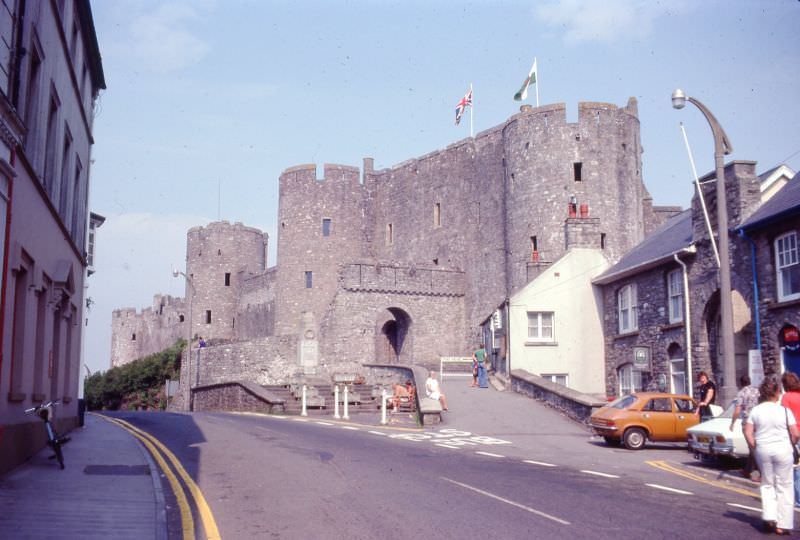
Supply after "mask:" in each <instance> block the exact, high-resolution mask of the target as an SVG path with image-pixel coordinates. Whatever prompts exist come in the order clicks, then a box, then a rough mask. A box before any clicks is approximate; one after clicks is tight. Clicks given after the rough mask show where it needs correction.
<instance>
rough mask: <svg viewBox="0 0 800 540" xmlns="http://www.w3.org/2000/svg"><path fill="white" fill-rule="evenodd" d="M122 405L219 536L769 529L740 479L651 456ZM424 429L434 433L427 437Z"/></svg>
mask: <svg viewBox="0 0 800 540" xmlns="http://www.w3.org/2000/svg"><path fill="white" fill-rule="evenodd" d="M114 416H116V417H119V418H124V419H125V420H127V421H128V422H130V423H132V424H134V425H136V426H137V427H139V428H141V429H143V430H145V431H148V432H149V433H151V434H152V435H154V436H155V437H157V438H158V439H159V440H161V441H162V442H163V443H164V444H165V445H166V446H167V447H169V448H170V450H172V452H174V453H175V455H176V456H177V457H178V459H180V461H181V463H182V465H183V467H184V468H185V469H186V470H187V472H188V473H189V474H190V475H191V476H192V478H193V479H194V480H195V481H196V482H197V484H198V485H199V487H200V489H201V490H202V492H203V494H204V496H205V499H206V500H207V501H208V504H209V506H210V508H211V511H212V512H213V515H214V518H215V520H216V524H217V526H218V527H219V531H220V534H221V537H222V538H223V539H239V538H242V539H245V538H281V539H289V538H304V539H306V538H364V539H375V538H385V539H395V538H397V539H407V538H414V537H419V538H445V539H446V538H459V539H463V538H573V539H574V538H593V539H602V538H614V539H618V538H621V537H622V538H654V539H655V538H670V539H675V538H698V537H704V538H749V537H760V536H761V533H760V532H759V528H758V527H759V525H760V518H759V514H758V512H757V509H758V508H759V507H760V501H759V500H757V499H754V498H753V497H751V496H748V495H747V494H746V492H745V490H738V491H737V490H735V489H734V490H731V489H721V488H720V487H718V486H715V485H713V480H712V481H705V482H704V481H696V480H693V479H692V478H691V477H687V476H681V475H675V474H671V473H670V472H669V471H668V470H660V469H656V468H650V469H652V470H650V471H648V474H646V475H639V474H636V473H634V474H630V475H617V474H608V473H602V472H601V471H599V470H597V467H595V468H594V470H589V469H586V468H584V466H583V465H582V464H581V463H572V464H564V463H559V464H558V465H557V466H552V463H549V462H545V461H540V460H533V459H530V460H526V459H522V458H521V457H520V456H519V455H518V454H519V452H518V451H517V452H511V451H509V450H511V448H510V447H509V446H508V445H507V444H505V443H504V442H497V441H493V439H491V438H481V437H477V438H476V437H475V435H474V434H470V433H466V432H459V431H458V430H457V429H449V430H447V429H445V430H444V431H442V430H439V431H430V430H427V431H426V432H425V434H421V433H420V432H414V431H403V430H391V429H388V428H370V427H367V426H362V427H357V426H352V425H346V424H343V423H334V422H331V421H330V420H328V419H306V420H305V421H301V419H299V418H276V417H263V416H256V415H240V414H224V413H219V414H212V413H195V414H192V415H188V414H171V413H117V414H114ZM431 434H433V435H431ZM423 436H428V437H430V438H428V439H424V442H425V444H420V442H421V441H420V438H421V437H423ZM470 441H477V442H474V443H473V442H470ZM607 455H608V456H609V458H610V459H612V460H613V457H614V454H613V453H611V452H609V453H608V454H607ZM537 457H538V458H539V459H541V456H537ZM552 457H553V458H554V459H553V460H552V461H554V462H557V461H558V459H557V458H558V456H552ZM659 479H660V480H662V481H661V482H660V483H656V480H659ZM168 491H169V487H168V486H166V485H165V492H168ZM167 505H168V507H169V508H168V509H169V511H170V512H169V513H171V514H172V515H171V517H170V518H169V522H170V525H171V526H170V536H171V537H173V536H174V537H178V533H179V520H178V519H177V518H176V516H175V515H174V514H175V507H174V504H172V503H171V498H170V497H169V496H168V497H167Z"/></svg>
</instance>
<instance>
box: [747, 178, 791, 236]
mask: <svg viewBox="0 0 800 540" xmlns="http://www.w3.org/2000/svg"><path fill="white" fill-rule="evenodd" d="M794 213H800V173H798V174H795V175H794V177H793V178H792V179H791V180H789V181H788V182H787V183H786V185H785V186H783V187H782V188H781V190H780V191H779V192H777V193H776V194H775V195H773V196H772V198H771V199H770V200H768V201H767V202H765V203H764V204H762V205H761V208H759V209H758V210H756V211H755V212H753V214H752V215H751V216H750V217H749V218H747V219H746V220H745V221H744V223H742V224H741V225H739V227H738V228H739V229H744V230H751V229H758V228H760V227H764V226H767V225H769V224H771V223H774V222H775V221H778V220H780V219H783V218H784V217H787V216H788V215H790V214H794Z"/></svg>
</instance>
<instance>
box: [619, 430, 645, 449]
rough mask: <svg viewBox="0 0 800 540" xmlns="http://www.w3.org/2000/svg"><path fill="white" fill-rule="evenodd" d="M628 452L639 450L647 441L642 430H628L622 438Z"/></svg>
mask: <svg viewBox="0 0 800 540" xmlns="http://www.w3.org/2000/svg"><path fill="white" fill-rule="evenodd" d="M622 440H623V442H624V443H625V448H627V449H628V450H641V449H642V448H644V443H645V442H646V441H647V436H646V435H645V432H644V430H643V429H642V428H628V429H627V430H625V435H624V436H623V438H622Z"/></svg>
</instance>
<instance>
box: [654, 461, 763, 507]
mask: <svg viewBox="0 0 800 540" xmlns="http://www.w3.org/2000/svg"><path fill="white" fill-rule="evenodd" d="M645 463H647V464H648V465H650V466H651V467H655V468H657V469H661V470H662V471H666V472H670V473H672V474H677V475H678V476H682V477H684V478H688V479H689V480H694V481H696V482H701V483H703V484H708V485H709V486H714V487H717V488H721V489H727V490H728V491H733V492H734V493H739V494H740V495H747V496H748V497H753V498H756V499H760V498H761V495H760V494H759V493H757V492H755V491H751V490H749V489H744V488H738V487H735V486H730V485H728V484H725V483H723V482H718V481H716V480H708V479H707V478H703V477H702V476H700V475H697V474H694V473H690V472H689V471H685V470H683V469H680V468H678V467H675V466H674V465H670V464H669V463H667V462H666V461H645Z"/></svg>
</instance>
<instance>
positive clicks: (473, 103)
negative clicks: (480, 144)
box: [469, 83, 475, 137]
mask: <svg viewBox="0 0 800 540" xmlns="http://www.w3.org/2000/svg"><path fill="white" fill-rule="evenodd" d="M469 95H470V96H472V103H471V104H470V106H469V136H470V137H474V135H473V134H472V110H473V109H474V108H475V95H474V94H473V93H472V83H469Z"/></svg>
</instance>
